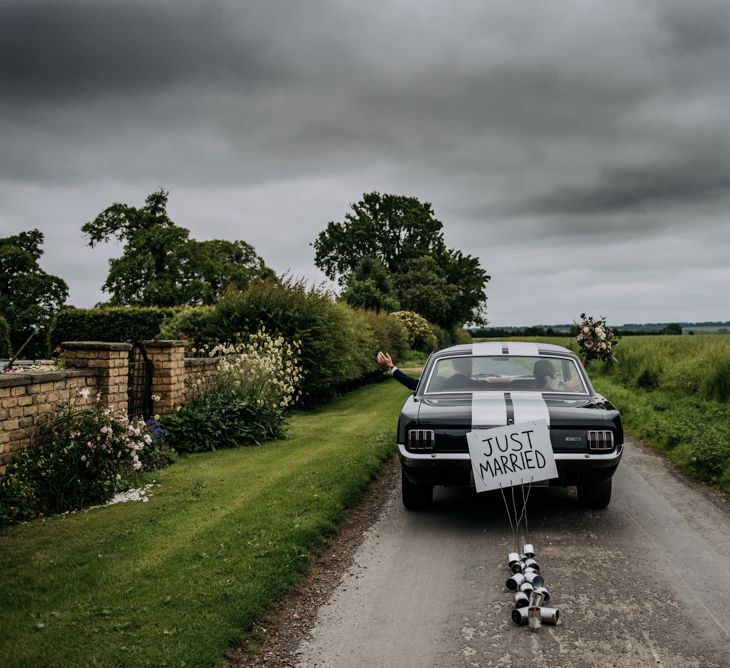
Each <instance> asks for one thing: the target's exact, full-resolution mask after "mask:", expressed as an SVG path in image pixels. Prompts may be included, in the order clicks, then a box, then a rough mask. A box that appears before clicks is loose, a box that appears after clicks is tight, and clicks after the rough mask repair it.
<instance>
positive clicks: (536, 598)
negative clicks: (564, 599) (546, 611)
mask: <svg viewBox="0 0 730 668" xmlns="http://www.w3.org/2000/svg"><path fill="white" fill-rule="evenodd" d="M544 601H545V596H544V595H543V594H542V593H540V592H539V591H538V590H537V589H533V591H532V593H531V594H530V607H531V608H532V607H535V608H540V607H542V604H543V602H544Z"/></svg>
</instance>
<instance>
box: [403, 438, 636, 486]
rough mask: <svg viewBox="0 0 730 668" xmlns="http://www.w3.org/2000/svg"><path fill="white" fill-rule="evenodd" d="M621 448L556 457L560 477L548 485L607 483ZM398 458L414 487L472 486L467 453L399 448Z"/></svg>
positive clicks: (556, 454) (617, 461)
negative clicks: (415, 485)
mask: <svg viewBox="0 0 730 668" xmlns="http://www.w3.org/2000/svg"><path fill="white" fill-rule="evenodd" d="M623 450H624V447H623V444H620V445H617V446H616V449H615V450H614V451H613V452H610V453H606V454H603V453H601V454H593V453H572V452H571V453H563V452H558V453H555V463H556V465H557V468H558V475H559V477H558V478H556V479H555V480H551V481H550V484H551V485H579V484H584V483H598V482H605V481H606V480H609V479H610V478H611V477H612V476H613V474H614V473H615V472H616V469H617V468H618V465H619V463H620V461H621V456H622V454H623ZM398 456H399V458H400V463H401V466H402V467H403V471H404V472H405V474H406V475H407V476H408V479H409V480H410V481H411V482H412V483H415V484H417V485H426V484H428V485H473V484H474V482H473V478H472V475H471V460H470V459H469V453H468V452H432V453H415V452H409V451H408V450H406V448H405V446H404V445H403V444H402V443H399V444H398Z"/></svg>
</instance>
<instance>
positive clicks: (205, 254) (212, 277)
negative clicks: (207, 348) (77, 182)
mask: <svg viewBox="0 0 730 668" xmlns="http://www.w3.org/2000/svg"><path fill="white" fill-rule="evenodd" d="M167 198H168V193H167V192H166V191H165V190H159V191H157V192H154V193H152V194H150V195H148V196H147V198H146V200H145V204H144V206H143V207H141V208H136V207H133V206H129V205H127V204H112V205H111V206H110V207H108V208H107V209H105V210H104V211H102V212H101V213H100V214H99V215H98V216H97V217H96V218H95V219H94V220H93V221H91V222H89V223H86V224H85V225H84V226H83V227H82V228H81V230H82V232H83V233H84V234H85V235H86V237H87V238H88V242H89V246H91V247H92V248H93V247H94V246H95V245H96V244H98V243H101V242H108V241H109V240H110V239H112V238H116V239H118V240H119V241H121V242H122V243H123V244H124V251H123V253H122V256H121V257H119V258H113V259H111V260H109V274H108V276H107V278H106V281H105V282H104V285H103V286H102V289H103V290H104V291H105V292H108V293H109V294H110V295H111V299H110V300H109V303H110V304H111V305H136V306H180V305H198V304H212V303H214V302H215V301H217V300H218V299H219V298H220V296H221V295H222V294H223V293H224V292H225V291H226V290H227V289H229V288H235V289H238V290H242V289H244V288H245V287H246V286H247V285H248V284H249V282H250V281H251V280H252V279H254V278H272V277H274V272H273V271H272V270H271V269H269V268H268V267H267V266H266V265H265V264H264V261H263V259H262V258H260V257H259V256H258V255H257V254H256V252H255V250H254V249H253V247H252V246H250V245H249V244H247V243H246V242H245V241H225V240H222V239H213V240H210V241H196V240H194V239H190V238H189V232H188V230H186V229H185V228H183V227H179V226H177V225H175V223H173V222H172V221H171V220H170V218H169V216H168V215H167Z"/></svg>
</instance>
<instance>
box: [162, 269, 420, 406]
mask: <svg viewBox="0 0 730 668" xmlns="http://www.w3.org/2000/svg"><path fill="white" fill-rule="evenodd" d="M261 325H263V326H264V327H266V328H267V329H269V330H270V331H272V332H276V333H278V334H282V335H283V336H284V337H285V338H286V339H288V340H290V341H297V340H298V341H301V344H302V366H303V369H304V389H303V395H304V396H303V398H302V401H303V403H304V404H305V405H316V404H320V403H323V402H325V401H328V400H329V399H331V398H332V397H333V396H334V395H335V394H338V393H339V392H341V391H342V390H344V389H346V388H350V387H353V386H355V385H357V384H360V383H363V382H367V381H370V380H374V379H376V378H379V377H381V376H382V373H381V371H380V369H379V367H378V366H377V363H376V362H375V356H376V354H377V352H378V350H380V349H385V350H390V351H391V353H392V354H393V355H394V357H395V358H396V359H399V358H402V357H404V356H405V353H406V350H407V345H406V333H405V330H404V329H403V327H402V325H401V324H400V323H399V322H398V321H397V319H396V318H394V317H393V316H390V315H388V314H385V313H383V314H380V315H376V314H375V313H373V312H367V311H361V310H356V309H352V308H351V307H349V306H347V305H346V304H345V303H341V302H336V301H335V300H334V299H333V297H332V295H330V294H328V293H326V292H322V291H321V290H318V289H316V288H310V287H307V286H306V285H305V284H304V283H303V282H301V281H294V280H289V281H283V282H282V281H278V280H268V281H256V282H253V283H251V285H249V286H248V288H247V289H246V290H245V291H244V292H238V293H229V294H227V295H226V296H224V297H223V299H221V301H219V302H218V303H217V304H215V305H214V306H210V307H194V308H189V309H185V310H182V311H180V312H179V313H177V314H176V315H175V316H174V317H172V318H170V320H168V321H167V322H166V323H165V324H164V325H163V327H162V330H161V334H160V335H161V336H163V337H164V338H185V339H187V340H188V341H191V342H193V343H194V344H195V345H197V346H200V345H204V344H206V343H207V344H211V343H213V342H216V341H233V340H235V339H236V337H237V336H238V335H242V334H246V333H252V332H255V331H256V330H257V329H258V328H259V327H260V326H261Z"/></svg>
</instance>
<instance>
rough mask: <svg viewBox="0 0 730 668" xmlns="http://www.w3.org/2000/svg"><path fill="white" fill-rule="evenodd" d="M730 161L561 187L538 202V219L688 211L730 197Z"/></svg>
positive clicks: (605, 175) (608, 175)
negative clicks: (617, 213) (636, 211)
mask: <svg viewBox="0 0 730 668" xmlns="http://www.w3.org/2000/svg"><path fill="white" fill-rule="evenodd" d="M727 164H728V161H724V162H720V161H718V162H717V163H711V164H693V163H683V164H677V165H658V166H656V167H655V168H652V167H651V166H646V167H636V168H625V169H608V170H603V171H602V172H601V173H600V175H599V177H598V180H597V183H596V184H594V185H591V186H588V187H584V188H580V187H575V188H571V187H559V188H556V189H555V190H554V191H553V192H552V193H550V195H548V196H546V197H543V198H540V199H536V200H535V201H534V202H532V203H531V205H530V208H529V211H530V213H532V214H534V215H538V216H539V215H547V216H551V215H556V214H586V215H588V214H603V215H605V214H607V213H612V212H625V211H629V210H646V209H647V208H650V207H651V208H653V207H659V208H660V209H666V208H674V207H680V208H686V207H691V206H693V205H696V204H697V203H698V202H699V203H707V202H708V201H711V200H713V199H716V198H718V197H721V198H723V199H726V198H727V197H728V195H729V194H730V172H728V171H727Z"/></svg>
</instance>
